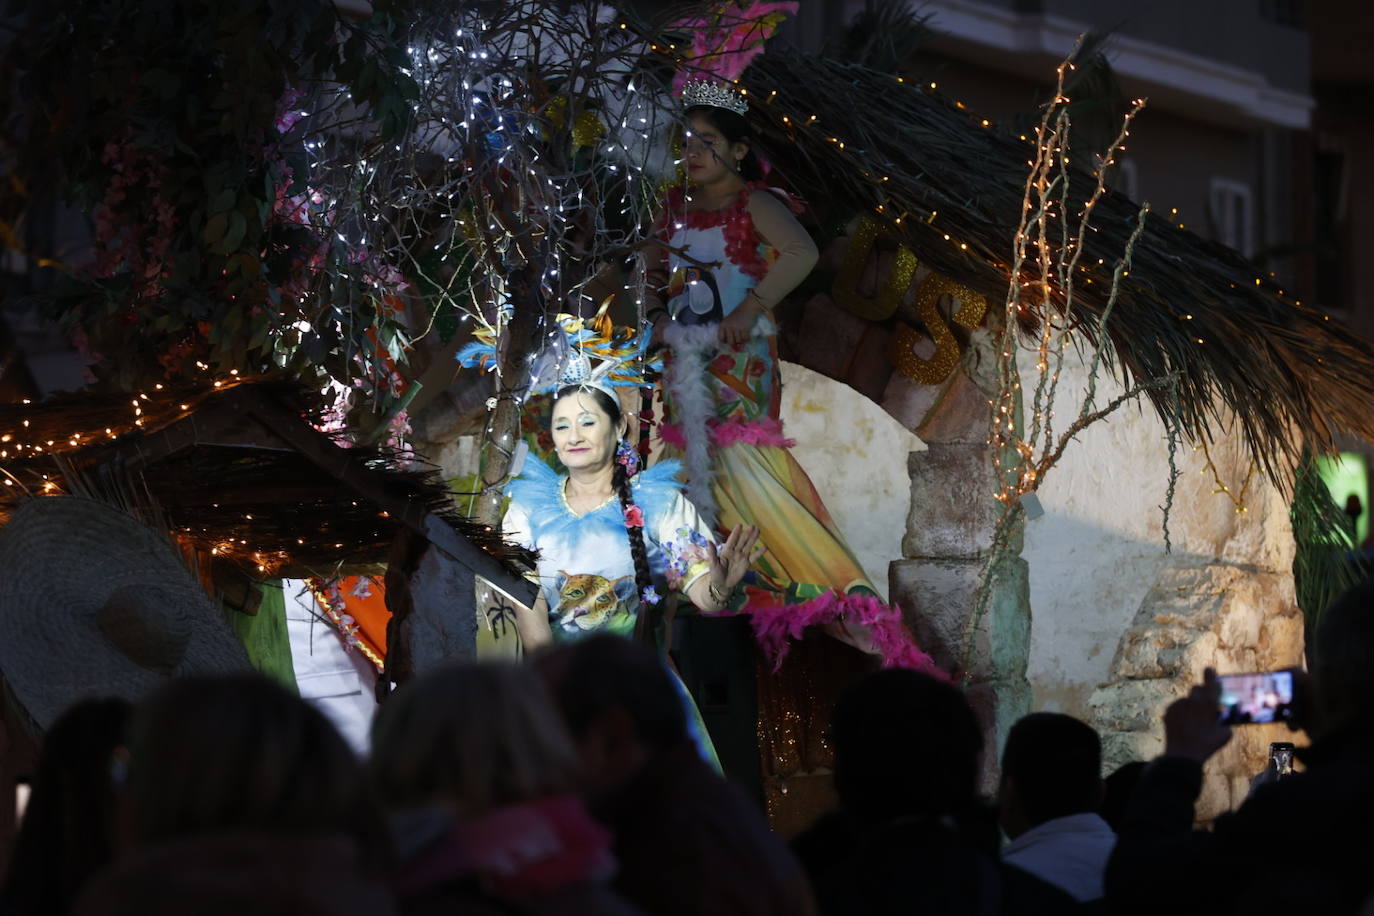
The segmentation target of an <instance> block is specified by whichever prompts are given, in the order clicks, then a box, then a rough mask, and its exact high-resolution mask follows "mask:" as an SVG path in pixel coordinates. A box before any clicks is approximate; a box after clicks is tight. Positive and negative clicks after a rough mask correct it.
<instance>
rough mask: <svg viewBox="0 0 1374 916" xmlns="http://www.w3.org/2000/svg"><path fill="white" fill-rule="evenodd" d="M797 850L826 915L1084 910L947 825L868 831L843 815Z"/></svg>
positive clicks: (914, 823) (995, 915) (900, 823)
mask: <svg viewBox="0 0 1374 916" xmlns="http://www.w3.org/2000/svg"><path fill="white" fill-rule="evenodd" d="M793 846H794V848H795V849H797V850H798V853H799V855H801V857H802V860H803V862H805V863H806V869H807V873H808V874H809V875H810V876H811V883H812V886H813V887H814V888H815V891H816V901H817V903H818V905H819V907H820V912H821V914H822V916H906V914H926V913H928V914H939V916H1001V914H1008V916H1010V914H1017V916H1040V914H1046V916H1049V914H1059V913H1079V912H1084V910H1082V908H1081V906H1080V904H1078V902H1077V901H1075V900H1074V899H1073V897H1071V896H1069V895H1068V894H1066V893H1065V892H1064V891H1062V890H1060V889H1059V888H1057V887H1054V886H1053V885H1051V884H1049V883H1047V882H1045V881H1042V880H1041V879H1039V878H1037V877H1035V876H1034V875H1031V874H1029V873H1027V872H1024V871H1022V870H1021V869H1019V868H1016V867H1014V866H1011V865H1007V864H1005V863H1004V862H1002V861H1001V860H1000V859H999V858H998V857H997V854H996V852H995V851H991V850H988V849H984V848H981V844H979V843H977V842H975V841H974V840H973V838H972V836H971V835H970V832H969V831H967V830H956V829H955V828H954V827H953V826H952V824H951V823H950V822H948V821H947V820H946V819H937V818H931V817H905V818H895V819H893V820H890V821H887V822H884V823H877V824H864V825H861V824H860V823H859V822H858V821H856V820H853V819H851V818H849V817H847V816H845V815H844V814H843V813H840V812H836V813H832V814H830V815H826V816H825V817H823V818H821V819H820V820H819V821H817V823H816V825H815V826H814V827H812V828H811V829H810V830H808V831H807V832H806V833H804V834H802V835H801V836H799V837H798V838H797V839H796V840H795V841H794V843H793ZM993 849H994V850H995V845H994V846H993Z"/></svg>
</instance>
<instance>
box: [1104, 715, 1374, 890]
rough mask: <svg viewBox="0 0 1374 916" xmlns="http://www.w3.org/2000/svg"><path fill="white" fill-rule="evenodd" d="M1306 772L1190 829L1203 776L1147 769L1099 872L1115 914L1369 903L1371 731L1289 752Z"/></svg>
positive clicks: (1169, 762)
mask: <svg viewBox="0 0 1374 916" xmlns="http://www.w3.org/2000/svg"><path fill="white" fill-rule="evenodd" d="M1298 759H1299V760H1300V761H1302V763H1303V764H1304V766H1305V767H1306V771H1305V772H1302V773H1297V774H1294V775H1293V776H1290V777H1287V778H1285V779H1283V780H1282V781H1280V782H1277V783H1271V784H1268V785H1264V786H1261V787H1260V788H1258V789H1257V790H1255V792H1254V793H1253V794H1252V795H1251V796H1250V797H1249V798H1247V799H1246V800H1245V802H1244V804H1242V805H1241V806H1240V807H1239V808H1237V809H1236V810H1235V811H1234V812H1232V813H1230V814H1225V815H1222V816H1221V817H1219V818H1218V819H1217V821H1216V823H1215V824H1214V825H1213V828H1212V830H1211V831H1210V832H1205V831H1194V830H1193V829H1192V826H1193V818H1194V813H1193V803H1194V801H1196V799H1197V796H1198V793H1199V792H1200V791H1201V788H1202V767H1201V766H1199V765H1198V764H1197V763H1196V762H1193V761H1190V760H1184V759H1180V758H1168V757H1161V758H1159V759H1157V760H1155V761H1154V762H1153V763H1151V764H1150V765H1149V767H1147V768H1146V770H1145V772H1144V774H1143V775H1142V776H1141V781H1140V784H1139V786H1138V787H1137V789H1136V793H1135V796H1134V798H1133V799H1132V800H1131V803H1130V805H1129V807H1128V809H1127V813H1126V819H1125V821H1124V822H1123V824H1122V827H1121V831H1120V836H1119V839H1118V841H1117V847H1116V850H1115V852H1114V853H1113V855H1112V858H1111V860H1110V861H1109V862H1108V864H1107V897H1108V900H1109V902H1110V903H1111V904H1112V906H1113V907H1114V909H1115V910H1116V911H1119V912H1122V913H1150V914H1152V916H1154V914H1158V913H1159V912H1161V909H1160V908H1161V907H1166V908H1167V909H1168V910H1169V911H1170V912H1176V913H1184V912H1198V913H1204V912H1205V913H1207V914H1209V916H1211V914H1225V913H1246V914H1253V913H1255V912H1261V911H1263V912H1277V913H1283V912H1288V913H1354V912H1357V911H1358V910H1359V908H1360V906H1361V904H1362V903H1363V902H1364V901H1365V900H1366V899H1368V898H1369V897H1370V896H1371V894H1374V830H1371V829H1370V826H1371V824H1374V727H1372V726H1371V724H1370V723H1365V724H1362V725H1359V726H1352V727H1349V728H1346V729H1345V730H1343V731H1340V732H1338V733H1335V734H1332V735H1330V736H1328V737H1326V738H1323V739H1322V740H1320V741H1318V742H1316V743H1315V744H1314V745H1312V747H1310V748H1307V749H1306V750H1304V751H1299V752H1298Z"/></svg>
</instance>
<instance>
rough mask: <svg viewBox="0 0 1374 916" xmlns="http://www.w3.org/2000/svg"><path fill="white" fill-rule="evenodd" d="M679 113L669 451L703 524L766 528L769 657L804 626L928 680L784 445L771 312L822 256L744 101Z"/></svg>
mask: <svg viewBox="0 0 1374 916" xmlns="http://www.w3.org/2000/svg"><path fill="white" fill-rule="evenodd" d="M683 101H684V104H685V105H686V112H685V117H686V122H687V132H686V135H685V137H684V142H683V160H684V165H685V168H686V173H687V181H688V186H687V188H686V189H685V190H684V189H681V188H675V189H673V190H672V191H670V192H669V195H668V203H667V207H666V210H665V213H664V216H663V218H662V219H661V220H660V233H659V239H660V240H661V241H662V242H663V251H664V253H665V254H664V259H663V272H662V273H660V274H659V275H658V276H659V277H660V278H661V277H663V276H664V274H666V276H667V280H666V282H664V283H663V284H662V285H663V287H664V293H663V296H662V298H661V299H660V300H659V302H656V303H654V305H653V306H651V309H650V313H651V317H654V318H655V326H656V329H657V331H658V333H659V334H660V336H661V339H662V340H663V341H664V342H665V343H666V344H667V346H668V348H669V352H670V361H669V366H668V371H667V374H666V388H667V395H666V399H667V401H668V408H669V417H670V419H671V420H672V422H671V423H668V424H665V426H664V429H663V438H664V440H665V442H667V443H668V444H670V445H673V446H676V447H678V448H680V449H682V450H683V451H684V452H685V454H686V459H687V462H686V463H687V472H688V474H689V476H690V480H691V483H690V486H689V489H688V495H689V497H690V498H691V500H692V502H693V503H694V504H696V505H697V507H698V508H699V509H700V510H701V512H702V514H703V515H704V516H706V517H707V518H710V519H714V520H718V521H719V523H720V524H722V525H724V526H726V527H730V526H734V525H740V524H747V525H752V526H757V527H758V528H759V530H760V531H761V533H762V538H763V541H764V543H766V544H767V545H768V550H767V553H766V554H765V555H764V557H763V559H762V560H761V561H760V562H759V564H758V566H757V572H758V574H759V575H758V580H759V582H758V587H757V588H752V589H750V590H749V599H748V603H747V605H746V606H745V607H744V610H746V611H748V612H749V613H751V614H752V615H753V618H754V622H755V630H756V632H757V633H758V635H759V636H760V637H761V638H762V640H763V642H764V644H765V647H766V648H771V649H773V650H775V651H778V650H781V649H782V647H783V638H784V636H783V633H782V632H781V631H782V630H784V629H787V630H791V631H792V632H793V633H795V632H799V631H800V629H801V627H800V626H798V625H797V624H798V621H801V620H804V621H805V623H804V624H802V626H805V625H809V624H821V625H823V626H825V627H826V629H827V630H828V631H829V632H830V633H831V634H832V635H834V636H836V637H838V638H839V639H841V640H842V641H844V642H847V643H849V644H851V645H853V646H855V647H856V648H860V649H862V650H864V651H866V652H869V653H871V654H875V655H881V656H883V658H884V660H885V661H887V662H888V663H890V664H903V665H907V666H914V667H931V663H930V661H929V658H928V657H926V656H925V655H924V653H921V652H920V651H919V650H917V649H916V648H915V646H914V645H913V644H912V642H911V638H910V636H909V635H907V633H906V632H905V629H904V628H903V626H902V624H901V618H900V614H899V612H897V611H896V609H894V608H891V607H888V606H886V605H884V604H883V603H882V602H881V601H879V600H878V598H877V597H876V596H877V591H876V589H874V588H873V585H872V583H870V582H869V581H868V578H867V577H866V576H865V575H864V573H863V571H862V568H861V566H860V565H859V562H858V561H857V560H856V559H855V558H854V555H853V553H852V552H851V551H850V550H849V548H848V547H847V546H846V545H845V543H844V540H843V538H842V537H841V535H840V533H839V531H838V529H837V528H836V527H835V524H834V522H833V521H832V520H831V518H830V514H829V513H828V512H827V511H826V509H825V506H824V504H823V503H822V502H821V500H820V497H819V496H818V495H817V493H816V490H815V487H814V486H812V484H811V481H810V479H809V478H808V477H807V475H806V472H805V471H803V470H802V468H801V466H800V465H799V464H798V463H797V461H796V459H794V458H793V457H792V455H791V452H790V451H788V447H789V446H790V445H791V444H792V443H791V441H790V440H788V439H786V438H785V437H784V435H783V430H782V420H781V418H780V416H779V408H780V400H781V398H780V395H781V391H780V387H779V371H778V354H777V338H776V334H777V327H776V325H775V324H774V322H773V314H772V310H773V307H774V306H775V305H776V304H777V303H778V301H779V300H780V299H782V297H783V296H785V295H786V294H787V293H789V292H791V291H792V289H793V288H795V287H796V286H797V284H798V283H800V282H801V281H802V279H804V278H805V276H806V275H807V273H809V272H810V270H811V268H812V266H813V265H814V264H815V262H816V247H815V244H814V243H813V242H812V241H811V237H810V235H809V234H808V233H807V232H806V230H805V229H804V228H802V226H801V224H800V223H798V222H797V220H796V217H795V216H794V215H793V212H792V209H790V203H789V199H788V198H787V197H786V195H784V194H782V193H781V192H775V191H774V190H772V189H769V188H767V187H766V186H764V185H763V183H762V182H761V181H760V180H759V179H760V177H761V175H762V172H761V169H760V167H759V164H758V160H757V157H756V155H755V153H754V151H753V148H752V133H751V130H750V127H749V122H748V121H747V120H746V119H745V117H744V112H745V110H746V103H745V101H744V99H743V98H742V97H741V96H740V95H738V94H737V93H736V92H734V91H733V90H731V89H730V88H728V87H726V86H723V85H720V84H716V83H710V82H707V81H695V82H690V83H688V84H687V86H686V88H685V90H684V92H683ZM653 279H654V278H653V277H652V276H651V283H652V281H653Z"/></svg>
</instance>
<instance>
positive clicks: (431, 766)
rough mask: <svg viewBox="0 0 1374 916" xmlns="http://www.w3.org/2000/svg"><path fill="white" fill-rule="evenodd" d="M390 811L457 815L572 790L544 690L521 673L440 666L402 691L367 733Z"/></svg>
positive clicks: (572, 776) (495, 667)
mask: <svg viewBox="0 0 1374 916" xmlns="http://www.w3.org/2000/svg"><path fill="white" fill-rule="evenodd" d="M368 770H369V773H370V775H371V777H372V785H373V788H374V790H375V791H376V794H377V797H378V799H379V800H380V801H381V802H382V803H383V804H384V805H386V806H388V807H391V808H419V807H426V806H430V805H440V806H445V807H452V808H454V809H456V810H457V811H458V812H460V813H461V814H463V815H466V816H473V815H479V814H482V813H484V812H486V811H489V810H491V809H493V808H500V807H503V806H505V805H511V804H515V803H517V802H522V801H528V800H531V799H535V798H543V797H546V796H549V795H558V794H561V793H564V792H569V791H572V790H573V789H574V788H575V781H576V777H577V754H576V751H574V750H573V745H572V741H571V739H569V737H568V735H567V732H566V730H565V729H564V727H563V723H562V722H561V721H560V720H559V717H558V712H557V711H556V710H555V709H554V706H553V703H552V701H551V700H550V698H549V694H548V690H547V689H546V687H545V686H544V683H543V682H542V681H541V680H540V679H539V676H538V675H537V674H535V673H534V672H533V671H532V670H530V669H529V668H528V667H526V666H520V665H514V664H499V663H493V664H477V665H463V666H456V667H452V668H446V669H444V670H442V671H436V672H433V673H432V674H426V675H424V676H423V677H420V678H417V679H416V680H414V681H411V682H410V683H408V684H406V685H404V686H403V687H402V688H401V689H400V690H398V691H397V692H396V693H395V694H394V695H393V696H392V697H391V698H390V699H388V700H387V702H386V705H384V706H383V707H382V708H381V711H380V712H379V713H378V714H377V719H376V721H375V722H374V723H373V727H372V759H371V761H370V762H369V764H368Z"/></svg>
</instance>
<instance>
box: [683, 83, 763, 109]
mask: <svg viewBox="0 0 1374 916" xmlns="http://www.w3.org/2000/svg"><path fill="white" fill-rule="evenodd" d="M697 105H709V106H711V107H712V108H724V109H725V110H726V111H733V112H734V113H735V114H737V115H742V114H744V113H745V112H747V111H748V110H749V102H748V101H747V100H746V99H745V98H744V93H743V92H741V91H740V90H738V89H735V88H732V87H731V86H729V85H728V84H724V83H718V82H716V81H714V80H707V79H693V80H688V81H687V83H686V84H685V85H684V86H683V87H682V107H684V108H693V107H695V106H697Z"/></svg>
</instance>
